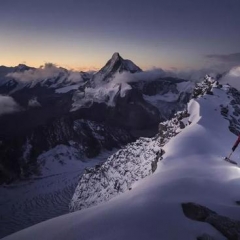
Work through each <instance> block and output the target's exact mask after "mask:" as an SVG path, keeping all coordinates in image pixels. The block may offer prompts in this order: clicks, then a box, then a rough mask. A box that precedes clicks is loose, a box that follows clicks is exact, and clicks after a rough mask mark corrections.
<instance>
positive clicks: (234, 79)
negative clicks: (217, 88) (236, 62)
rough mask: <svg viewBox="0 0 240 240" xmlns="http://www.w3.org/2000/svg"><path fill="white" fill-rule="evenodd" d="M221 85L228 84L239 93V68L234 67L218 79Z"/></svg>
mask: <svg viewBox="0 0 240 240" xmlns="http://www.w3.org/2000/svg"><path fill="white" fill-rule="evenodd" d="M220 82H221V83H224V84H226V83H228V84H230V85H231V86H232V87H234V88H236V89H237V90H239V91H240V66H238V67H234V68H233V69H231V70H230V71H229V72H228V73H227V74H226V75H224V76H223V77H222V78H221V79H220Z"/></svg>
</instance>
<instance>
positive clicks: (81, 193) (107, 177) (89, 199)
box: [70, 111, 190, 211]
mask: <svg viewBox="0 0 240 240" xmlns="http://www.w3.org/2000/svg"><path fill="white" fill-rule="evenodd" d="M188 117H189V114H188V113H187V111H183V112H179V113H177V114H176V116H175V117H174V118H173V119H172V120H169V121H166V122H164V123H161V124H160V125H159V133H158V134H157V135H156V136H155V137H153V138H140V139H138V140H137V141H136V142H133V143H131V144H128V145H127V146H126V147H124V148H123V149H121V150H119V151H118V152H116V153H115V154H114V155H112V156H111V157H109V158H108V159H107V161H106V162H105V163H103V164H102V165H98V166H96V167H95V168H91V169H87V170H86V171H85V173H84V174H83V176H82V177H81V179H80V180H79V183H78V186H77V188H76V190H75V193H74V195H73V198H72V201H71V203H70V211H77V210H81V209H84V208H88V207H91V206H94V205H97V204H99V203H101V202H105V201H108V200H109V199H111V198H113V197H115V196H117V195H119V194H121V193H123V192H125V191H128V190H130V189H131V187H132V185H133V183H135V182H136V181H138V180H140V179H142V178H145V177H147V176H149V175H150V174H153V173H154V172H155V171H156V169H157V164H158V161H160V160H161V159H162V155H163V154H164V151H163V149H162V146H164V145H165V144H166V143H167V142H168V141H169V140H170V139H171V138H172V137H173V136H175V135H176V134H178V133H179V132H181V131H182V129H181V127H180V125H182V124H184V126H185V127H186V126H188V125H189V124H190V123H189V121H188Z"/></svg>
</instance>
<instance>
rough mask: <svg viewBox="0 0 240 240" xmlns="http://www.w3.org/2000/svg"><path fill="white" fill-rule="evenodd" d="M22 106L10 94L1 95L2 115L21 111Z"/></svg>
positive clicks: (0, 112) (0, 106) (0, 111)
mask: <svg viewBox="0 0 240 240" xmlns="http://www.w3.org/2000/svg"><path fill="white" fill-rule="evenodd" d="M20 110H21V108H20V106H19V105H18V104H17V103H16V102H15V100H14V99H13V98H12V97H10V96H3V95H0V116H1V115H4V114H9V113H13V112H18V111H20Z"/></svg>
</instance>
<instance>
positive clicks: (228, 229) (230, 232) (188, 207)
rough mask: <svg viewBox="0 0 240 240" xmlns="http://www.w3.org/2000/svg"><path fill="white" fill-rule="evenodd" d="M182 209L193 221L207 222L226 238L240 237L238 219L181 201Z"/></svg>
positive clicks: (235, 238)
mask: <svg viewBox="0 0 240 240" xmlns="http://www.w3.org/2000/svg"><path fill="white" fill-rule="evenodd" d="M182 210H183V213H184V215H185V216H186V217H188V218H190V219H192V220H195V221H200V222H206V223H209V224H210V225H212V226H213V227H214V228H216V229H217V230H218V231H219V232H221V233H222V234H223V235H224V236H225V237H226V238H227V239H229V240H238V239H240V221H237V220H233V219H230V218H228V217H225V216H221V215H219V214H217V213H216V212H214V211H212V210H210V209H209V208H207V207H204V206H202V205H199V204H196V203H182Z"/></svg>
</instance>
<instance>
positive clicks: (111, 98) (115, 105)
mask: <svg viewBox="0 0 240 240" xmlns="http://www.w3.org/2000/svg"><path fill="white" fill-rule="evenodd" d="M141 73H142V70H141V69H140V68H139V67H138V66H137V65H135V64H134V63H133V62H132V61H130V60H124V59H123V58H122V57H121V56H120V55H119V53H114V54H113V56H112V58H111V59H110V60H109V61H108V62H107V63H106V65H105V66H104V67H103V68H102V69H100V70H99V71H98V72H96V73H95V74H93V75H91V74H89V73H84V72H73V71H69V70H66V69H64V68H59V67H56V66H54V65H52V64H46V66H44V67H42V68H31V67H28V66H26V65H23V64H20V65H18V66H17V67H10V68H8V67H4V66H1V67H0V94H1V96H2V97H3V96H8V97H9V98H11V99H12V100H13V101H14V102H15V103H16V105H17V106H18V109H17V110H16V111H13V112H12V113H8V114H2V115H0V141H1V145H0V159H1V160H0V164H1V168H0V171H1V174H0V176H1V177H0V178H1V179H0V181H1V182H4V181H8V182H9V181H13V180H16V179H25V178H28V177H30V176H31V175H35V174H41V167H40V166H39V164H38V160H37V159H38V157H39V156H40V155H41V154H42V153H44V152H46V151H49V150H51V149H52V148H54V147H56V146H58V145H59V144H64V145H66V146H72V144H73V145H74V146H77V151H79V153H80V156H81V157H80V160H81V159H84V158H86V157H94V156H97V155H98V154H99V153H100V152H101V151H102V150H103V149H107V150H111V149H113V148H118V147H120V146H122V145H125V144H127V143H129V142H131V141H133V140H134V139H136V138H137V137H139V136H151V135H153V134H155V133H156V131H157V127H158V124H159V122H161V121H163V120H166V119H169V118H170V117H172V116H173V115H174V113H176V112H177V111H179V110H182V109H183V108H184V107H185V106H186V103H187V102H188V100H189V98H190V96H191V91H192V89H193V86H194V84H193V83H192V82H189V81H186V80H184V79H175V78H170V77H166V78H158V79H154V80H152V79H151V80H148V79H144V80H141V79H140V80H138V79H134V77H135V76H137V75H136V74H141ZM132 79H134V80H132ZM13 149H14V150H13Z"/></svg>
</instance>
